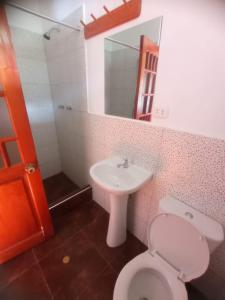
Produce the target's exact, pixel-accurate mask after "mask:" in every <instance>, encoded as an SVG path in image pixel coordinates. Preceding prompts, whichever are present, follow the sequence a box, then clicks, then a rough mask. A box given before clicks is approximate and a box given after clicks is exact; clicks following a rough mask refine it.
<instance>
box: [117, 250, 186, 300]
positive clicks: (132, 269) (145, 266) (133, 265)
mask: <svg viewBox="0 0 225 300" xmlns="http://www.w3.org/2000/svg"><path fill="white" fill-rule="evenodd" d="M142 270H146V271H149V272H152V271H153V272H155V273H156V274H158V276H160V277H161V281H162V284H163V285H164V286H165V288H167V290H168V295H169V294H171V295H170V298H169V296H168V298H167V299H168V300H188V296H187V291H186V287H185V284H184V283H183V282H182V281H181V280H179V278H178V272H177V271H176V270H175V269H173V268H172V267H170V266H169V265H168V264H167V263H165V262H164V261H163V260H162V259H161V258H160V256H158V255H157V254H155V255H154V256H152V254H151V253H150V252H149V251H146V252H144V253H142V254H140V255H138V256H136V257H135V258H134V259H133V260H131V261H130V262H129V263H128V264H126V265H125V267H124V268H123V269H122V271H121V272H120V274H119V277H118V278H117V281H116V285H115V288H114V294H113V300H121V299H123V300H130V297H129V293H130V288H131V285H132V280H133V278H134V276H135V275H136V274H138V272H140V271H142ZM149 298H150V297H149ZM139 299H141V297H138V298H137V300H139ZM144 299H145V298H144ZM146 299H148V298H146ZM151 299H153V300H154V298H152V297H151ZM155 299H157V298H155Z"/></svg>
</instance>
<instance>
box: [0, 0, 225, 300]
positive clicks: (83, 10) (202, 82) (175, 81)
mask: <svg viewBox="0 0 225 300" xmlns="http://www.w3.org/2000/svg"><path fill="white" fill-rule="evenodd" d="M124 2H127V3H124ZM129 2H137V3H141V11H140V15H139V16H138V17H136V18H134V19H133V20H129V21H128V22H124V23H123V24H120V25H117V26H115V27H114V28H111V29H110V28H109V29H107V30H106V31H104V32H100V33H98V34H96V35H94V36H92V37H90V38H86V37H85V36H84V33H83V32H84V29H85V26H86V24H89V23H91V22H95V19H96V18H97V19H98V18H100V17H101V16H103V15H106V16H107V14H108V15H109V16H110V14H109V13H107V10H109V12H110V11H112V10H114V9H116V8H117V7H120V6H123V5H124V6H125V5H128V3H129ZM10 3H11V5H10ZM10 3H8V4H6V5H5V6H4V9H5V11H6V16H7V18H6V19H7V23H8V26H9V29H10V34H11V40H12V44H13V47H14V52H15V55H14V56H15V60H16V65H17V68H18V71H19V76H20V82H21V83H20V85H21V86H22V91H23V96H24V100H25V104H26V111H27V114H28V118H29V125H30V127H31V132H32V136H31V133H30V131H29V132H28V131H26V133H23V132H21V131H20V132H19V131H18V128H19V127H20V128H21V124H22V123H23V124H24V123H26V124H25V125H26V126H24V128H23V131H24V130H27V129H26V128H27V124H28V123H27V121H24V120H25V118H27V116H26V115H24V108H23V110H21V107H19V105H18V106H16V105H15V104H10V106H12V107H14V108H15V111H18V112H21V115H18V117H17V118H16V117H15V120H13V121H14V128H15V127H16V130H17V131H18V132H17V137H18V139H19V143H21V144H23V145H25V143H26V142H27V141H28V140H29V141H31V140H32V139H33V140H34V144H31V148H32V149H35V151H33V150H32V149H31V148H29V147H28V148H29V150H26V149H27V147H25V146H24V147H21V146H20V147H19V149H15V148H16V143H15V140H11V144H13V143H12V142H14V147H12V148H10V147H9V148H7V151H8V154H9V156H10V155H12V158H13V159H15V168H14V170H15V172H16V171H17V169H16V163H18V159H19V160H21V161H22V162H24V163H25V164H27V163H29V162H34V161H35V159H34V157H35V158H37V161H38V167H36V166H35V164H33V163H32V164H31V165H30V164H28V170H27V174H28V175H26V176H27V177H24V178H25V182H26V180H28V179H27V178H28V177H29V176H30V177H32V178H34V179H32V178H31V180H30V179H29V180H28V181H29V183H30V185H33V186H35V184H36V185H38V186H39V189H38V188H33V190H32V192H33V193H32V197H31V198H32V199H33V198H38V196H37V195H41V199H39V200H37V201H34V203H36V204H37V203H39V204H38V205H40V206H41V209H40V208H37V212H43V215H41V217H40V219H41V220H44V221H43V224H45V225H44V227H43V228H42V230H43V231H46V238H44V240H41V238H40V239H39V240H38V241H35V242H34V243H31V246H32V247H31V246H30V247H29V249H28V248H26V249H25V248H24V249H20V250H18V252H17V250H16V251H15V252H16V253H17V254H16V255H14V256H15V257H14V258H12V257H11V258H10V259H5V260H7V261H6V262H4V263H2V262H3V261H4V255H5V254H2V255H1V254H0V257H1V263H2V264H1V266H0V299H30V298H31V297H34V299H85V300H86V299H91V298H93V299H118V297H117V298H115V297H116V296H115V283H116V281H117V278H118V277H119V276H120V275H119V274H122V269H123V268H124V267H125V265H128V264H129V263H131V262H132V261H133V260H134V259H135V257H137V256H138V255H139V254H141V253H144V252H145V251H146V250H147V249H148V246H149V244H148V243H149V241H148V238H149V225H150V224H151V222H152V221H153V220H154V217H155V216H156V215H157V214H158V211H159V206H160V203H162V202H161V201H162V199H167V202H168V203H173V199H178V200H179V203H182V204H185V205H187V207H190V210H191V209H194V211H196V212H200V213H202V214H203V215H204V216H207V217H209V219H210V221H212V220H213V221H216V224H219V225H222V227H223V228H224V227H225V205H224V203H225V202H224V197H225V141H224V140H225V136H224V132H225V130H224V129H225V121H224V120H225V119H224V112H225V104H224V96H225V90H224V83H223V78H224V77H225V76H224V75H225V74H224V72H225V71H224V70H225V60H224V49H225V39H224V29H225V21H224V20H225V3H224V1H222V0H215V1H210V0H205V1H203V0H200V1H193V0H191V1H185V0H183V1H178V0H172V1H169V2H167V1H165V0H159V1H148V0H142V1H136V0H135V1H133V0H132V1H131V0H130V1H122V0H116V1H112V0H104V1H100V0H93V1H89V0H83V1H82V0H74V1H71V0H64V1H59V0H46V1H41V0H39V1H38V0H32V1H28V0H16V1H11V2H10ZM103 5H105V9H104V8H103ZM21 8H25V9H24V10H22V9H21ZM91 14H93V15H92V16H91ZM1 19H2V15H1ZM80 20H83V23H84V25H85V26H84V25H82V24H81V23H80ZM0 22H1V21H0ZM96 22H97V21H96ZM96 24H97V23H96ZM145 26H146V28H148V29H149V28H153V29H154V30H153V31H154V33H155V38H154V36H153V35H154V34H153V35H151V33H149V32H148V33H147V32H145V31H144V29H143V28H144V27H145ZM134 28H135V29H136V30H134ZM140 28H142V29H141V30H142V31H143V32H142V33H141V34H146V35H148V36H149V35H150V38H151V40H152V41H153V42H154V43H155V44H156V45H157V49H159V51H158V53H157V55H158V64H157V76H156V85H155V90H154V101H153V107H152V114H151V118H150V120H149V119H139V120H134V119H132V117H133V115H132V110H130V111H128V109H126V107H129V109H130V106H127V103H128V104H129V100H130V101H131V102H130V103H131V105H133V102H134V101H133V98H134V97H135V88H136V81H137V68H138V60H139V49H138V48H139V45H138V44H137V43H136V42H134V39H131V40H129V41H128V40H127V41H125V42H124V41H123V42H121V40H122V37H123V36H125V33H127V32H130V33H132V37H134V35H135V34H137V31H138V29H140ZM0 30H1V35H2V34H3V33H4V30H5V28H4V26H2V23H1V26H0ZM138 36H140V34H139V35H138ZM119 40H120V44H119V43H118V41H119ZM123 49H125V50H124V51H126V55H124V54H122V59H121V57H120V58H119V59H118V56H117V61H116V62H114V61H113V55H114V57H115V56H116V55H117V54H116V53H118V51H120V52H121V53H122V52H123V51H122V50H123ZM1 51H2V50H1ZM128 53H130V56H129V55H128ZM0 55H2V52H0ZM130 58H131V60H130V65H129V66H130V67H129V68H128V67H126V66H125V67H123V66H122V64H123V63H124V60H125V59H126V61H128V60H129V59H130ZM2 61H3V63H4V59H2V57H1V60H0V63H1V72H2V73H3V70H5V69H4V66H3V63H2ZM118 62H119V63H118ZM131 62H132V64H131ZM116 63H117V67H119V69H118V70H116V66H115V64H116ZM110 68H111V70H109V69H110ZM2 73H1V74H2ZM115 73H116V74H118V78H116V76H114V78H113V75H115ZM116 79H117V80H116ZM131 82H132V84H131ZM1 84H2V83H1ZM116 84H124V86H120V87H119V88H118V89H116V88H115V85H116ZM113 85H114V86H113ZM111 86H113V88H111ZM129 87H130V88H129ZM7 89H8V90H10V85H9V86H7ZM2 90H3V92H4V85H3V87H1V89H0V95H1V98H2V97H4V93H3V92H2ZM17 91H18V90H17ZM128 91H129V92H130V93H131V94H129V95H128V96H127V97H125V96H126V95H127V94H126V93H127V92H128ZM19 93H21V91H18V94H19ZM15 96H16V94H14V97H15ZM8 98H10V97H8ZM125 98H126V101H128V102H127V103H125V104H126V105H125V104H124V102H123V106H122V100H121V102H120V99H123V100H124V99H125ZM8 101H9V102H10V99H8ZM2 103H4V102H2V101H0V104H1V106H0V108H1V111H0V115H1V119H0V134H1V137H0V141H1V138H2V137H6V136H10V135H11V132H10V130H11V131H13V129H12V128H10V129H8V128H7V130H6V129H5V127H4V126H5V124H7V123H8V124H9V119H6V118H5V114H4V110H5V109H6V108H7V107H6V106H4V104H3V105H2ZM24 116H25V117H24ZM11 118H12V115H11ZM21 120H23V121H24V122H21ZM143 120H144V121H143ZM146 120H147V122H146ZM149 121H150V122H149ZM15 124H17V126H16V125H15ZM25 127H26V128H25ZM5 130H6V132H5ZM21 130H22V129H21ZM20 138H21V140H23V141H22V142H21V141H20ZM2 143H3V142H2ZM2 143H1V145H2ZM8 144H9V142H8ZM26 145H28V146H29V145H30V144H29V143H28V142H27V144H26ZM3 148H4V147H2V146H1V156H0V199H1V202H2V203H3V204H2V205H1V206H0V207H1V216H2V213H3V212H4V210H5V209H6V205H7V203H6V201H3V200H4V199H5V198H4V197H5V194H6V193H8V194H9V195H10V190H9V185H7V184H6V181H7V183H8V182H9V181H10V180H12V179H9V178H12V176H13V175H11V173H10V174H9V172H8V173H7V172H6V171H7V170H5V169H4V164H5V163H7V161H6V162H5V160H4V153H3V152H4V151H3V150H2V149H3ZM26 151H27V152H26ZM15 152H16V153H17V154H18V153H20V154H21V153H22V154H24V153H27V154H26V155H27V156H29V158H27V157H25V156H26V155H25V154H24V156H23V155H21V157H20V155H19V156H18V155H16V154H15ZM2 153H3V154H2ZM115 156H116V157H119V158H120V160H119V161H118V162H116V163H117V164H123V166H124V164H125V159H127V161H128V165H129V166H128V168H127V170H129V168H130V166H132V165H134V166H135V165H136V166H138V167H140V168H142V169H144V170H146V171H147V172H149V174H150V173H151V176H150V177H151V178H149V180H146V183H145V184H144V185H143V186H141V188H140V189H138V190H135V192H132V193H131V195H130V196H129V200H128V199H126V201H123V203H125V202H126V204H127V216H126V221H127V223H126V226H127V229H128V232H127V234H126V241H124V242H123V243H122V244H121V245H118V246H115V245H114V247H111V246H110V245H109V243H107V241H108V242H109V240H108V239H107V237H108V236H107V230H108V228H109V214H110V217H111V215H112V207H111V200H112V199H110V196H109V192H108V190H106V189H105V188H103V187H100V186H101V185H100V184H99V182H98V180H97V178H96V177H95V176H94V174H93V172H94V170H93V168H92V167H93V166H95V165H96V163H100V162H102V161H104V160H105V159H109V158H112V157H115ZM18 157H19V158H18ZM10 159H11V156H10ZM16 159H17V161H16ZM123 166H122V167H120V168H119V169H120V170H123ZM35 168H38V169H40V170H35ZM91 168H92V171H93V172H92V173H91V172H90V169H91ZM9 169H10V168H9ZM124 170H126V169H124ZM34 171H35V172H34ZM18 172H19V168H18ZM33 172H34V174H33ZM96 172H97V171H96ZM10 176H11V177H10ZM18 176H19V175H18ZM6 177H7V179H6ZM48 179H49V180H48ZM53 179H55V182H54V180H53ZM42 181H43V183H44V184H42ZM48 183H49V185H48ZM17 184H18V187H17V188H20V186H19V182H17ZM118 184H119V183H118ZM40 185H41V188H40ZM15 188H16V186H15ZM44 188H45V190H44ZM17 194H18V192H17ZM35 195H36V196H35ZM27 197H28V196H27ZM6 198H8V197H6ZM14 198H15V197H14ZM17 198H18V199H19V196H18V197H17ZM46 199H47V201H48V203H47V202H46ZM14 200H15V199H14ZM30 201H31V200H30ZM32 201H33V200H32ZM32 203H33V202H32ZM13 206H14V207H15V211H19V210H20V207H21V206H20V204H18V202H17V203H16V201H14V203H13ZM10 207H12V205H11V206H10V204H9V206H8V209H10ZM22 209H24V210H26V211H27V212H26V214H25V213H24V215H23V212H22ZM22 209H21V215H19V217H18V216H17V220H18V222H19V219H18V218H21V220H22V219H24V216H26V218H27V220H28V219H29V218H30V219H29V220H31V216H30V215H29V216H28V215H27V214H28V208H27V206H25V205H24V206H23V208H22ZM48 210H49V212H50V213H48ZM119 211H120V212H121V211H122V210H121V207H120V210H119ZM35 212H36V208H35ZM188 212H189V211H188ZM7 215H8V216H9V218H11V219H12V218H13V212H8V211H7V213H6V217H5V218H3V219H2V218H1V219H2V221H1V225H2V226H1V227H2V228H3V229H2V230H1V235H2V236H3V239H4V240H5V239H7V238H8V236H11V241H10V242H12V241H13V238H14V237H13V233H14V234H15V235H17V236H18V235H19V233H18V232H19V231H20V227H18V228H17V226H16V227H15V224H14V227H15V228H14V227H12V224H11V223H10V224H9V225H7V226H8V227H7V226H6V225H5V224H8V223H7ZM187 216H188V218H189V219H191V217H192V213H190V214H189V215H187ZM28 217H29V218H28ZM37 219H38V218H37ZM40 219H38V221H40ZM35 222H36V221H35ZM113 223H116V224H117V223H119V221H118V219H116V220H115V219H112V225H114V224H113ZM18 224H19V223H18ZM24 224H25V222H24ZM24 224H23V226H25V225H24ZM35 224H36V223H35ZM35 224H33V223H32V222H31V221H30V223H29V226H30V235H31V233H32V234H33V232H35V230H36V229H35V228H36V225H35ZM46 224H47V225H46ZM52 224H53V225H52ZM21 226H22V225H21ZM53 226H54V235H53ZM111 228H112V227H111ZM218 228H219V227H218ZM208 230H209V231H210V228H208ZM125 232H126V231H125ZM108 234H109V231H108ZM22 238H24V236H23V237H22ZM35 238H36V239H37V234H36V237H35ZM167 240H168V242H169V240H170V238H169V237H168V238H167ZM13 242H14V241H13ZM4 248H5V244H4V246H2V248H1V249H2V250H1V252H2V253H3V252H4V251H3V250H4ZM18 248H21V247H19V246H18ZM8 249H9V248H8ZM192 250H193V248H192ZM1 252H0V253H1ZM6 256H7V254H6ZM200 257H201V255H198V259H199V258H200ZM224 264H225V242H224V241H223V242H221V243H220V245H219V246H218V247H217V249H216V250H215V251H213V253H212V254H211V255H210V263H209V267H208V268H207V271H206V269H205V270H204V272H202V274H201V276H200V275H199V276H196V277H195V279H193V280H189V281H190V282H188V283H187V284H186V289H187V293H188V298H187V297H186V298H185V297H184V298H179V299H192V300H194V299H198V300H201V299H208V300H211V299H214V300H220V299H221V300H222V299H225V269H224ZM203 273H204V274H203ZM118 279H119V278H118ZM149 280H150V281H151V278H150V279H149ZM102 282H103V283H104V284H102ZM155 293H156V292H155ZM113 297H114V298H113ZM155 297H156V298H154V297H153V296H152V299H160V298H159V296H158V298H157V294H156V296H155ZM127 299H131V300H132V299H139V300H140V299H149V298H148V297H147V296H146V295H139V296H137V297H136V298H131V297H130V298H127ZM150 299H151V298H150ZM162 299H177V298H174V297H172V296H171V295H170V296H169V295H168V297H167V298H165V297H164V298H162Z"/></svg>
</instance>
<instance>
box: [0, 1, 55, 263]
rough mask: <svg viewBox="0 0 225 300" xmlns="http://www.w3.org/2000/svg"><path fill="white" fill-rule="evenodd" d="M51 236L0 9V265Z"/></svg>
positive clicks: (11, 49)
mask: <svg viewBox="0 0 225 300" xmlns="http://www.w3.org/2000/svg"><path fill="white" fill-rule="evenodd" d="M52 234H53V227H52V222H51V218H50V215H49V210H48V205H47V201H46V196H45V192H44V189H43V185H42V179H41V175H40V170H39V168H38V163H37V158H36V153H35V147H34V142H33V138H32V134H31V129H30V125H29V121H28V116H27V112H26V108H25V102H24V97H23V93H22V88H21V82H20V79H19V73H18V70H17V67H16V62H15V55H14V51H13V47H12V43H11V38H10V31H9V26H8V24H7V18H6V14H5V11H4V8H3V7H2V6H0V263H3V262H5V261H7V260H9V259H10V258H12V257H14V256H16V255H18V254H20V253H22V252H23V251H25V250H27V249H29V248H31V247H32V246H34V245H36V244H38V243H40V242H42V241H44V240H45V239H47V238H48V237H49V236H51V235H52Z"/></svg>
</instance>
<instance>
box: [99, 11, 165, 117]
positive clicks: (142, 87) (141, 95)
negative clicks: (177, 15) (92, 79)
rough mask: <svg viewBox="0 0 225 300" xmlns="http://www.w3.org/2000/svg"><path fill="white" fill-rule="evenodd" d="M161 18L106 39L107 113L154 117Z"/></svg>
mask: <svg viewBox="0 0 225 300" xmlns="http://www.w3.org/2000/svg"><path fill="white" fill-rule="evenodd" d="M161 25H162V17H159V18H156V19H153V20H151V21H148V22H145V23H143V24H141V25H138V26H135V27H132V28H130V29H127V30H125V31H122V32H119V33H117V34H114V35H112V36H109V37H107V38H105V113H106V114H109V115H114V116H120V117H126V118H134V119H139V120H146V121H150V120H151V114H152V104H153V99H154V94H155V81H156V72H157V61H158V50H159V42H160V34H161Z"/></svg>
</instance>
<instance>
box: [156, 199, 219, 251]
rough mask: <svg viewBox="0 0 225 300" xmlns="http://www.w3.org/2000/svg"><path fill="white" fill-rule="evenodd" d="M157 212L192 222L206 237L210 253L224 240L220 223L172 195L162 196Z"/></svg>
mask: <svg viewBox="0 0 225 300" xmlns="http://www.w3.org/2000/svg"><path fill="white" fill-rule="evenodd" d="M159 212H160V213H171V214H175V215H177V216H180V217H182V218H184V219H185V220H187V221H189V222H190V223H191V224H193V225H194V226H195V227H196V228H197V229H198V231H199V232H200V233H201V234H202V235H203V236H205V238H206V239H207V241H208V246H209V251H210V253H212V252H213V251H214V250H215V249H216V248H217V247H218V246H219V245H220V244H221V243H222V241H223V240H224V232H223V227H222V225H221V224H220V223H218V222H216V221H215V220H213V219H211V218H210V217H208V216H206V215H204V214H203V213H201V212H199V211H197V210H195V209H194V208H192V207H190V206H189V205H187V204H185V203H183V202H181V201H179V200H178V199H176V198H174V197H171V196H167V197H164V198H162V199H161V200H160V203H159Z"/></svg>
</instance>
